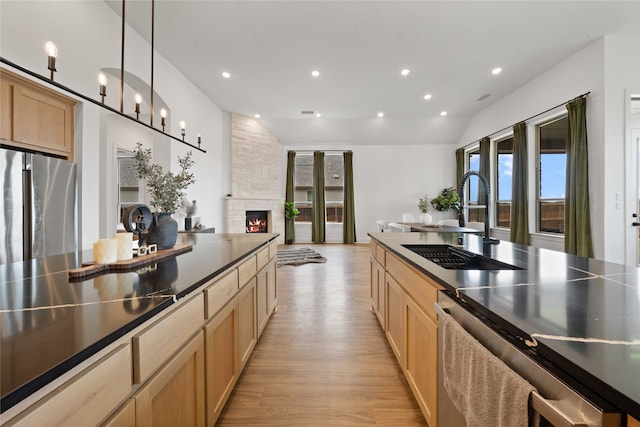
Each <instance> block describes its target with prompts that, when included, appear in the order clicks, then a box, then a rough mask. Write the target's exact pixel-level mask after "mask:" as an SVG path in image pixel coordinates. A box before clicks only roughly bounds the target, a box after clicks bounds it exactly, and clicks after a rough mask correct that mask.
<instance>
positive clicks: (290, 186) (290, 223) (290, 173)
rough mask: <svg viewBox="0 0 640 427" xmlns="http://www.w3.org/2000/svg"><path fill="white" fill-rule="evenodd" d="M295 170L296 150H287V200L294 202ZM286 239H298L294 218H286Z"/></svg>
mask: <svg viewBox="0 0 640 427" xmlns="http://www.w3.org/2000/svg"><path fill="white" fill-rule="evenodd" d="M295 170H296V152H295V151H288V152H287V189H286V191H285V195H284V200H285V202H294V201H295V200H294V197H295V196H294V194H295ZM284 241H285V243H289V242H291V243H293V242H295V241H296V227H295V221H294V220H293V219H291V220H287V219H286V218H285V220H284Z"/></svg>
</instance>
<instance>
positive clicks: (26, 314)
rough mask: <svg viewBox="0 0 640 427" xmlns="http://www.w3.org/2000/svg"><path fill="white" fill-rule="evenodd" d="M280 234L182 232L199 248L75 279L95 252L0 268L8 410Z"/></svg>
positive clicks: (0, 350)
mask: <svg viewBox="0 0 640 427" xmlns="http://www.w3.org/2000/svg"><path fill="white" fill-rule="evenodd" d="M277 236H278V235H277V234H258V233H256V234H209V233H204V234H192V233H187V234H181V235H179V237H178V243H191V244H193V250H192V251H190V252H187V253H184V254H180V255H177V256H175V257H170V258H167V259H164V260H162V261H159V262H157V263H151V264H147V265H145V266H142V267H138V268H135V269H133V270H129V271H126V272H118V273H103V274H98V275H94V276H92V277H89V278H84V279H69V277H68V270H70V269H74V268H77V267H80V266H81V265H82V262H83V261H91V260H92V251H84V252H81V253H69V254H65V255H58V256H52V257H47V258H43V259H36V260H29V261H25V262H18V263H13V264H5V265H0V325H1V328H0V330H1V333H2V337H1V341H0V355H1V365H0V372H2V376H1V383H2V388H1V390H2V398H1V401H0V405H1V410H2V411H5V410H7V409H8V408H10V407H11V406H13V405H15V404H16V403H17V402H19V401H21V400H22V399H24V398H25V397H27V396H28V395H29V394H31V393H33V392H34V391H36V390H38V389H40V388H41V387H43V386H44V385H46V384H47V383H49V382H50V381H52V380H53V379H55V378H57V377H58V376H60V375H62V374H63V373H64V372H66V371H68V370H69V369H71V368H73V367H74V366H75V365H77V364H78V363H80V362H82V361H83V360H85V359H86V358H88V357H89V356H91V355H93V354H95V353H96V352H98V351H99V350H101V349H103V348H105V347H106V346H107V345H109V344H110V343H112V342H114V341H115V340H117V339H118V338H119V337H121V336H122V335H124V334H126V333H127V332H129V331H131V330H132V329H134V328H135V327H136V326H138V325H140V324H142V323H143V322H144V321H146V320H148V319H149V318H151V317H152V316H154V315H155V314H157V313H158V312H160V311H162V310H163V309H165V308H167V307H169V306H170V305H171V304H174V303H175V302H176V301H178V300H179V299H181V298H182V297H184V296H185V295H187V294H188V293H189V292H192V291H193V290H195V289H196V288H197V287H199V286H200V285H202V284H204V283H205V282H206V281H207V280H209V279H211V278H213V277H215V276H216V275H217V274H219V273H221V272H222V271H224V270H225V269H227V268H228V267H229V266H230V265H232V264H234V263H235V262H237V261H239V260H241V259H243V258H245V257H246V256H248V255H249V254H251V253H253V252H254V251H255V250H256V249H258V248H260V247H262V246H265V245H267V244H268V243H269V242H271V241H273V240H274V239H275V238H276V237H277Z"/></svg>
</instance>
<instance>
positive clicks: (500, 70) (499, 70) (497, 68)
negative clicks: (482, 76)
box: [491, 67, 502, 76]
mask: <svg viewBox="0 0 640 427" xmlns="http://www.w3.org/2000/svg"><path fill="white" fill-rule="evenodd" d="M501 72H502V68H500V67H496V68H494V69H493V70H491V74H493V75H494V76H497V75H498V74H500V73H501Z"/></svg>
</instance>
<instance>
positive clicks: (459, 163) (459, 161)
mask: <svg viewBox="0 0 640 427" xmlns="http://www.w3.org/2000/svg"><path fill="white" fill-rule="evenodd" d="M463 176H464V148H458V149H457V150H456V188H458V186H459V185H460V181H462V177H463Z"/></svg>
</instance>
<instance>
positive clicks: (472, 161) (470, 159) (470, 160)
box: [458, 147, 480, 222]
mask: <svg viewBox="0 0 640 427" xmlns="http://www.w3.org/2000/svg"><path fill="white" fill-rule="evenodd" d="M467 164H468V165H469V168H468V169H467V170H470V171H476V172H478V171H479V170H480V147H476V148H474V149H473V150H472V151H469V152H468V153H467ZM458 185H459V183H458ZM479 185H480V181H479V179H478V177H477V176H475V175H471V176H470V177H469V179H468V180H467V182H466V184H465V189H466V190H467V193H466V194H461V195H460V197H466V199H467V202H466V203H465V206H468V207H472V206H477V205H478V186H479ZM465 216H466V218H467V222H478V221H479V219H480V218H479V209H469V210H468V211H467V212H465Z"/></svg>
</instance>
